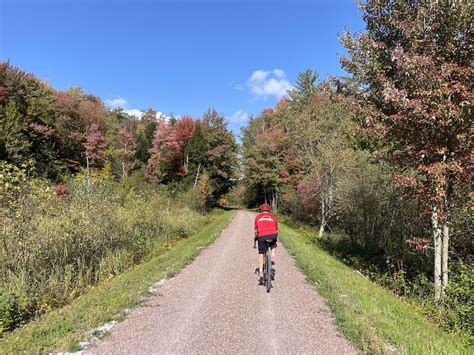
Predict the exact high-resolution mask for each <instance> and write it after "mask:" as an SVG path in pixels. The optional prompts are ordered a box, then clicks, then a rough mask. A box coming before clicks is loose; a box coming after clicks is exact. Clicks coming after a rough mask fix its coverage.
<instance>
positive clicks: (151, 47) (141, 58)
mask: <svg viewBox="0 0 474 355" xmlns="http://www.w3.org/2000/svg"><path fill="white" fill-rule="evenodd" d="M0 26H1V27H0V59H1V60H6V59H8V60H10V62H11V63H12V64H15V65H17V66H19V67H20V68H22V69H24V70H27V71H29V72H32V73H34V74H35V75H36V76H38V77H40V78H43V79H46V80H47V81H48V82H49V83H50V84H51V85H52V86H53V87H55V88H57V89H66V88H68V87H70V86H80V87H82V88H83V89H84V90H85V91H87V92H91V93H94V94H96V95H99V96H100V97H102V98H103V99H104V101H106V102H108V103H109V105H114V104H115V105H122V106H124V108H125V109H127V110H141V109H145V108H148V107H153V108H155V109H156V110H158V111H162V112H164V113H165V114H170V113H174V114H175V115H185V114H188V115H192V116H194V117H198V116H200V115H202V113H203V112H204V111H205V110H206V109H207V108H208V107H214V108H215V109H217V110H218V111H219V112H220V113H222V114H223V115H225V116H226V117H227V118H228V120H229V122H230V123H229V124H230V126H231V128H232V129H234V130H237V127H238V126H239V125H242V124H244V123H245V119H246V117H248V115H256V114H258V113H259V112H261V110H262V109H263V108H265V107H270V106H273V105H274V104H275V102H277V101H278V99H279V97H280V96H281V95H282V94H284V92H285V90H286V89H287V88H288V87H289V85H291V83H292V82H294V80H295V78H296V75H297V73H298V72H300V71H303V70H305V69H307V68H311V69H313V70H317V71H318V72H319V73H320V76H321V77H325V76H327V75H337V74H342V73H343V71H342V69H341V68H340V64H339V58H338V53H344V49H343V48H342V47H341V45H340V44H339V40H338V38H337V33H342V31H343V29H344V27H347V28H349V29H350V30H351V31H357V30H362V29H363V28H364V25H363V22H362V18H361V15H360V12H359V10H358V9H357V7H356V5H355V3H354V1H353V0H333V1H330V0H326V1H323V0H314V1H303V0H293V1H290V0H287V1H283V0H281V1H279V0H274V1H265V0H254V1H250V0H242V1H237V0H228V1H226V0H221V1H216V0H214V1H209V0H208V1H198V0H194V1H193V0H184V1H179V0H178V1H151V0H138V1H132V0H129V1H125V0H96V1H93V0H83V1H79V0H75V1H73V0H63V1H60V0H29V1H25V0H15V1H12V0H0Z"/></svg>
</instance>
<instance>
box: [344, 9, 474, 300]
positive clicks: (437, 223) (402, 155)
mask: <svg viewBox="0 0 474 355" xmlns="http://www.w3.org/2000/svg"><path fill="white" fill-rule="evenodd" d="M360 8H361V11H362V14H363V17H364V20H365V22H366V31H365V32H364V33H361V34H356V35H351V34H349V33H345V35H344V37H343V38H342V42H343V44H344V46H345V47H346V48H347V50H348V53H349V54H348V56H347V57H346V58H342V65H343V67H344V68H345V69H346V70H347V71H348V72H349V73H351V74H352V75H353V79H354V80H355V81H356V82H357V83H358V90H357V91H356V92H355V93H354V97H355V98H356V99H357V100H358V103H359V105H360V108H361V109H362V110H363V113H362V114H361V117H363V120H361V122H360V123H361V126H362V127H363V128H364V129H365V130H366V133H367V136H368V137H369V138H371V139H372V140H373V141H376V142H377V144H378V145H379V147H380V149H379V152H378V153H379V155H380V156H382V157H383V158H385V159H386V160H388V161H390V162H391V163H393V164H395V165H397V166H398V167H399V177H398V181H399V182H400V183H402V184H404V185H409V186H410V187H411V188H412V189H413V190H414V191H416V192H417V193H418V194H419V195H420V196H421V197H422V198H423V200H424V201H425V204H426V206H427V209H428V210H429V213H430V215H431V225H432V228H431V229H432V236H433V242H434V248H435V253H434V283H435V290H436V295H435V297H436V299H438V300H439V299H441V298H442V297H443V295H444V292H445V289H446V287H447V285H448V251H449V238H450V215H451V210H452V204H453V198H454V191H455V187H456V186H457V185H458V184H459V183H460V182H462V181H466V180H468V179H469V178H470V175H469V172H468V169H469V167H470V164H471V163H470V153H471V150H472V140H471V134H470V130H471V129H472V102H473V94H472V82H473V73H474V72H473V68H472V58H473V54H474V53H473V47H472V37H471V32H472V18H473V17H474V13H473V7H472V4H471V3H470V2H461V1H460V2H450V1H436V2H435V1H429V2H428V1H421V0H419V1H394V0H386V1H372V0H371V1H367V2H364V3H363V4H361V6H360Z"/></svg>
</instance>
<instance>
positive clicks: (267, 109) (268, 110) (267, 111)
mask: <svg viewBox="0 0 474 355" xmlns="http://www.w3.org/2000/svg"><path fill="white" fill-rule="evenodd" d="M263 112H264V113H268V114H270V115H271V114H272V113H273V112H274V111H273V108H271V107H270V108H266V109H264V110H263Z"/></svg>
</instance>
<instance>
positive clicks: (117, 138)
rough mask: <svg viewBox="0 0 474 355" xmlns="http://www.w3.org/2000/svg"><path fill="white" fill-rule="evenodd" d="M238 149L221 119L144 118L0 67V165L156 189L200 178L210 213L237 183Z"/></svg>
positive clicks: (54, 177)
mask: <svg viewBox="0 0 474 355" xmlns="http://www.w3.org/2000/svg"><path fill="white" fill-rule="evenodd" d="M236 157H237V145H236V142H235V139H234V136H233V134H232V133H231V132H230V131H228V129H227V127H226V123H225V121H224V117H223V116H221V115H219V114H218V113H217V112H216V111H215V110H214V109H209V110H208V111H207V112H206V113H205V114H204V115H203V116H202V117H200V118H198V119H193V118H192V117H190V116H183V117H179V118H176V117H174V116H171V117H170V118H169V119H165V118H164V116H158V114H157V112H156V111H155V110H154V109H151V108H150V109H148V110H146V111H145V112H144V113H143V115H142V117H140V118H138V117H135V116H131V115H128V114H127V113H125V112H124V111H123V110H122V109H120V108H115V109H108V108H107V107H106V106H105V105H104V103H103V101H102V100H101V99H100V98H99V97H97V96H95V95H91V94H87V93H85V92H84V91H83V90H81V89H80V88H77V87H73V88H70V89H67V90H65V91H57V90H55V89H53V88H51V87H50V86H49V85H48V84H47V83H46V82H44V81H42V80H40V79H38V78H36V77H35V76H34V75H32V74H29V73H26V72H24V71H23V70H21V69H19V68H17V67H14V66H12V65H11V64H9V63H8V62H5V63H1V64H0V160H3V161H6V162H10V163H12V164H14V165H16V166H20V165H23V164H27V165H28V166H29V169H31V172H32V173H33V174H34V175H36V176H41V177H43V178H47V179H49V180H51V181H53V182H57V183H58V182H62V181H65V180H66V179H67V178H68V177H70V176H72V175H74V174H76V173H78V172H80V171H82V170H84V171H85V173H86V174H89V173H90V172H91V171H92V172H94V171H95V172H99V171H100V172H102V173H103V174H104V175H105V176H109V177H111V178H113V179H116V180H119V179H122V178H126V177H128V176H130V174H132V173H134V172H135V173H137V174H140V175H141V176H143V177H146V178H147V179H148V180H149V181H150V182H155V183H160V184H170V183H180V184H182V185H183V186H188V187H189V186H193V187H196V185H197V183H198V181H200V180H201V179H202V177H203V176H204V180H206V181H207V182H206V183H205V186H204V187H203V188H204V189H205V191H206V194H205V196H206V201H205V202H204V205H203V206H207V207H205V208H208V207H210V206H212V205H215V204H216V203H217V201H218V199H219V197H220V196H221V195H223V194H224V193H226V192H227V191H228V190H229V188H230V187H231V186H232V184H233V183H234V182H235V178H236V172H237V170H236V161H237V160H236V159H237V158H236Z"/></svg>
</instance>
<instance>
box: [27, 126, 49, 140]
mask: <svg viewBox="0 0 474 355" xmlns="http://www.w3.org/2000/svg"><path fill="white" fill-rule="evenodd" d="M30 127H31V128H33V131H35V132H36V133H38V134H40V135H42V136H43V137H44V138H49V137H51V136H52V135H53V134H54V132H55V130H54V128H51V127H48V126H43V125H40V124H36V123H32V124H31V125H30Z"/></svg>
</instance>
